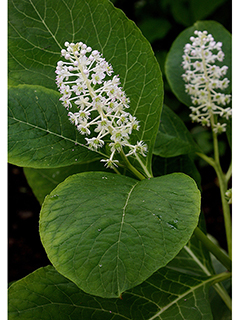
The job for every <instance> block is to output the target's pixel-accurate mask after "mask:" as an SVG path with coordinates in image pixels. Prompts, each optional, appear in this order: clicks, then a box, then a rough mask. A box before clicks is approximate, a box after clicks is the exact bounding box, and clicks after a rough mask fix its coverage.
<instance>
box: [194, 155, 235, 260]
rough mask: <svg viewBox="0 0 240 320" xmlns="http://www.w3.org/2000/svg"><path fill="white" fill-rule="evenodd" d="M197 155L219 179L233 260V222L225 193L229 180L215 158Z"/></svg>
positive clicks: (229, 249) (227, 235)
mask: <svg viewBox="0 0 240 320" xmlns="http://www.w3.org/2000/svg"><path fill="white" fill-rule="evenodd" d="M216 154H217V153H215V157H216ZM197 155H198V156H199V157H201V158H202V159H204V160H205V161H206V162H207V163H209V164H210V165H211V166H212V167H213V168H214V170H215V172H216V174H217V177H218V182H219V187H220V194H221V200H222V208H223V217H224V224H225V230H226V238H227V245H228V254H229V257H230V259H231V258H232V222H231V214H230V207H229V204H228V202H227V200H226V198H225V193H226V191H227V189H228V180H227V179H226V176H225V175H224V173H223V172H222V169H221V166H220V163H219V161H217V162H216V161H215V160H214V159H213V158H210V157H208V156H206V155H205V154H203V153H197Z"/></svg>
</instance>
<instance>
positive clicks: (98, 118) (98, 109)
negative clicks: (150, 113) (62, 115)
mask: <svg viewBox="0 0 240 320" xmlns="http://www.w3.org/2000/svg"><path fill="white" fill-rule="evenodd" d="M65 46H66V49H63V50H61V54H62V56H63V57H64V58H65V59H66V60H67V61H65V62H64V61H62V60H61V61H59V62H58V63H57V67H56V74H57V77H56V83H57V86H58V88H59V91H60V93H61V94H62V97H61V98H60V100H61V101H62V103H63V105H64V106H65V107H66V108H67V109H69V108H75V109H76V111H77V112H69V113H68V116H69V120H70V121H71V123H72V124H74V125H75V126H76V127H77V130H78V131H79V133H80V134H82V135H90V137H89V138H85V139H86V143H87V146H88V147H89V148H90V149H91V150H95V151H97V150H98V149H99V148H102V147H103V146H104V145H105V142H104V140H103V138H104V137H105V136H109V137H108V141H109V140H110V141H111V142H110V143H109V147H110V150H111V155H110V157H109V159H107V160H105V159H104V160H102V161H103V162H106V164H105V165H106V166H107V167H113V166H117V162H118V161H117V160H114V159H113V157H114V154H115V152H116V151H118V152H120V151H122V150H123V148H128V149H129V150H130V151H129V153H128V154H127V155H130V154H136V153H137V152H138V153H140V154H142V156H146V152H147V146H146V145H145V144H144V143H143V142H142V141H140V142H137V144H136V145H132V144H131V143H130V142H129V140H130V134H131V133H132V130H139V121H138V120H137V119H136V117H133V116H132V115H131V114H130V113H128V112H126V109H128V108H129V103H130V100H129V99H128V98H127V97H126V94H125V92H124V91H123V89H122V88H121V87H120V79H119V77H118V76H116V75H114V76H113V77H112V78H110V76H112V74H113V69H112V66H111V65H110V64H109V63H108V62H107V61H106V60H105V59H104V58H103V57H102V55H101V54H100V52H98V51H97V50H92V48H91V47H88V46H87V45H86V44H84V43H82V42H78V43H69V42H65ZM92 129H93V130H92ZM94 133H97V135H96V136H92V134H94ZM109 138H110V139H109Z"/></svg>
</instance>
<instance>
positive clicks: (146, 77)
mask: <svg viewBox="0 0 240 320" xmlns="http://www.w3.org/2000/svg"><path fill="white" fill-rule="evenodd" d="M65 41H69V42H77V41H83V42H85V43H86V44H87V45H89V46H91V47H92V48H93V49H97V50H99V51H100V52H101V53H102V54H103V56H104V57H105V58H106V60H107V61H108V62H110V63H111V64H112V66H113V69H114V72H115V74H119V76H120V79H121V83H122V86H123V89H124V90H125V91H126V94H127V96H128V97H129V98H130V101H131V103H130V109H129V112H130V113H131V114H132V115H133V116H136V117H137V119H138V120H139V121H140V125H141V128H140V130H139V131H138V132H136V133H133V134H132V135H131V138H132V141H133V142H134V143H136V141H140V140H143V141H144V142H145V143H147V145H148V148H149V152H148V156H147V157H146V158H144V159H143V163H144V165H146V166H147V168H148V170H149V171H150V170H151V154H152V148H153V146H154V141H155V137H156V134H157V130H158V126H159V118H160V113H161V107H162V100H163V83H162V77H161V71H160V68H159V64H158V63H157V60H156V59H155V57H154V54H153V51H152V49H151V46H150V44H149V43H148V41H147V40H146V39H145V38H144V37H143V35H142V33H141V32H140V30H139V29H138V28H137V27H136V25H135V24H134V23H133V22H132V21H130V20H129V19H127V17H126V16H125V15H124V13H123V12H122V11H121V10H119V9H116V8H115V7H114V6H113V5H112V3H111V2H110V1H107V0H98V1H96V0H79V1H72V0H65V1H63V0H57V1H46V2H42V1H39V0H31V1H30V0H27V1H25V0H9V81H10V84H11V85H17V84H33V85H42V86H45V87H48V88H51V89H56V85H55V68H56V64H57V61H58V60H60V59H61V57H60V51H61V48H62V47H63V45H64V43H65ZM33 108H34V106H33Z"/></svg>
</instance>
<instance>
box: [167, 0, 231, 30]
mask: <svg viewBox="0 0 240 320" xmlns="http://www.w3.org/2000/svg"><path fill="white" fill-rule="evenodd" d="M167 2H169V4H170V6H171V11H172V15H173V17H174V19H175V20H176V21H177V22H178V23H180V24H182V25H184V26H186V27H187V26H189V25H191V24H193V23H194V22H195V21H197V20H201V19H205V18H206V17H208V16H209V15H210V14H211V13H212V12H214V10H216V9H217V8H218V7H219V6H220V5H222V4H223V3H224V2H226V0H212V1H208V0H178V1H176V0H167Z"/></svg>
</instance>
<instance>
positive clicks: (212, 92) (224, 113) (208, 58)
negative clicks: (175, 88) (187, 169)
mask: <svg viewBox="0 0 240 320" xmlns="http://www.w3.org/2000/svg"><path fill="white" fill-rule="evenodd" d="M194 34H195V36H196V37H193V36H192V37H190V41H191V42H192V43H191V44H190V43H187V44H186V45H185V47H184V55H183V56H182V57H183V62H182V67H183V69H184V70H185V73H184V74H183V75H182V78H183V80H184V81H185V82H186V84H185V91H186V92H187V93H188V94H189V95H190V96H191V100H192V103H193V106H191V107H190V109H191V111H192V113H191V114H190V117H191V119H192V120H193V121H196V122H200V123H201V124H202V125H203V126H205V125H206V126H210V122H211V121H210V117H211V115H218V116H220V117H223V118H225V119H229V117H230V116H231V115H232V109H231V108H229V107H228V108H223V107H221V106H225V105H227V104H228V103H229V102H230V101H231V95H229V94H223V93H221V92H220V91H221V90H224V89H226V88H227V87H228V84H229V82H230V81H229V80H228V79H227V78H226V77H225V78H223V77H224V76H225V75H226V73H227V70H228V67H227V66H223V67H219V66H217V65H214V64H213V63H215V61H223V59H224V53H223V51H222V43H221V42H217V43H216V42H215V40H214V38H213V36H212V35H211V34H208V32H207V31H203V32H201V31H197V30H196V31H195V32H194ZM222 78H223V79H222ZM213 130H214V132H215V133H221V132H224V131H226V124H225V123H223V124H220V123H217V124H214V125H213Z"/></svg>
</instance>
